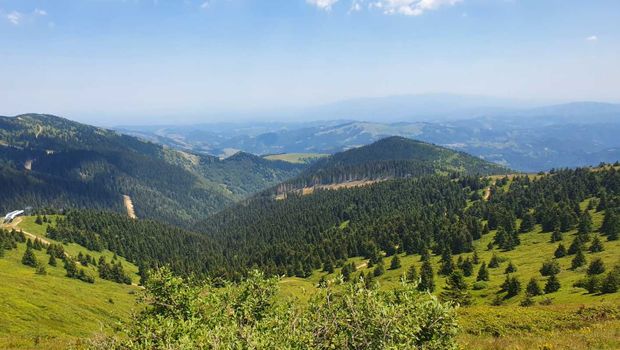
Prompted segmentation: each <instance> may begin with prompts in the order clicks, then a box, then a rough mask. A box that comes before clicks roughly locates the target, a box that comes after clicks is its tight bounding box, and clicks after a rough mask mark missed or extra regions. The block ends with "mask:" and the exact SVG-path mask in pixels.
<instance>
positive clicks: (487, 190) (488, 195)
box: [482, 187, 491, 201]
mask: <svg viewBox="0 0 620 350" xmlns="http://www.w3.org/2000/svg"><path fill="white" fill-rule="evenodd" d="M489 198H491V187H487V188H485V189H484V194H483V195H482V199H484V200H485V201H488V200H489Z"/></svg>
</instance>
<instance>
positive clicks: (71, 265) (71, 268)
mask: <svg viewBox="0 0 620 350" xmlns="http://www.w3.org/2000/svg"><path fill="white" fill-rule="evenodd" d="M65 270H66V271H67V277H70V278H76V277H77V276H78V269H77V265H76V264H75V261H73V260H71V259H69V258H66V259H65Z"/></svg>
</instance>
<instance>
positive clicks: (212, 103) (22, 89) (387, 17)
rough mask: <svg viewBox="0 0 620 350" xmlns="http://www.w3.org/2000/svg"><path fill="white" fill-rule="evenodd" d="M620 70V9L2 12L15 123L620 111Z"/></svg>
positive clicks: (181, 6) (504, 5)
mask: <svg viewBox="0 0 620 350" xmlns="http://www.w3.org/2000/svg"><path fill="white" fill-rule="evenodd" d="M619 62H620V1H617V0H609V1H605V0H601V1H597V0H592V1H583V0H580V1H574V0H206V1H205V0H178V1H172V0H47V1H45V0H40V1H35V0H0V115H16V114H20V113H27V112H38V113H51V114H57V115H62V116H67V117H70V118H72V119H77V120H86V121H98V122H99V124H108V123H119V122H132V121H135V122H144V121H149V120H153V121H156V120H159V119H161V118H175V119H178V120H188V119H192V120H197V121H205V120H211V119H213V120H215V119H218V118H220V119H222V118H224V119H226V118H234V117H233V116H234V115H236V114H235V113H237V114H238V115H241V114H244V113H245V115H248V114H249V115H251V114H252V113H254V112H255V111H256V113H257V115H258V111H271V110H278V109H282V110H284V109H287V108H301V107H304V106H315V105H321V104H325V103H330V102H334V101H339V100H343V99H352V98H359V97H380V96H390V95H406V94H424V93H453V94H467V95H470V94H471V95H484V96H497V97H503V98H513V99H521V100H537V101H550V102H552V101H581V100H589V101H609V102H620V63H619ZM158 118H159V119H158ZM175 119H173V120H175Z"/></svg>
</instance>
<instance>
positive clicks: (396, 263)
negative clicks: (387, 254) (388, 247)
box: [390, 254, 401, 270]
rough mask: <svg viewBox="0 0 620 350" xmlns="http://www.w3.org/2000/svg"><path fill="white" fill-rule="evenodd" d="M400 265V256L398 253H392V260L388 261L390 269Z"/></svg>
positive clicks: (397, 267) (398, 267)
mask: <svg viewBox="0 0 620 350" xmlns="http://www.w3.org/2000/svg"><path fill="white" fill-rule="evenodd" d="M400 267H401V264H400V258H399V257H398V254H394V257H393V258H392V261H391V262H390V270H396V269H400Z"/></svg>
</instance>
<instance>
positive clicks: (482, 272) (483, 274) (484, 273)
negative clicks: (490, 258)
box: [476, 261, 489, 281]
mask: <svg viewBox="0 0 620 350" xmlns="http://www.w3.org/2000/svg"><path fill="white" fill-rule="evenodd" d="M488 280H489V270H487V264H486V263H485V262H484V261H483V262H482V265H480V269H479V270H478V276H477V277H476V281H488Z"/></svg>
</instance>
